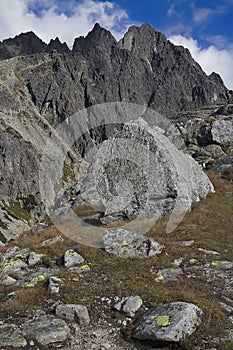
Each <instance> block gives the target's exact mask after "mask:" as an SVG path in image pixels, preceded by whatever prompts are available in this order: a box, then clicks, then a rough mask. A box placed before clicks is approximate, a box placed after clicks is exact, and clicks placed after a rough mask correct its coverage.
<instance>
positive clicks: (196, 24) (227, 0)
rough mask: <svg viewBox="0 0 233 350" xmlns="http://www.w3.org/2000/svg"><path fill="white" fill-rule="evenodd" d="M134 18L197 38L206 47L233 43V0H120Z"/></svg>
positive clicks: (172, 32)
mask: <svg viewBox="0 0 233 350" xmlns="http://www.w3.org/2000/svg"><path fill="white" fill-rule="evenodd" d="M118 4H119V5H121V6H122V7H123V8H124V9H126V10H127V13H128V15H129V17H130V18H131V19H132V20H133V21H139V22H149V23H151V24H152V25H153V26H154V27H155V28H156V29H158V30H160V31H162V32H164V33H165V34H167V36H171V35H177V34H181V35H184V36H186V37H190V36H191V37H194V38H195V39H197V40H198V42H199V43H200V44H201V45H202V47H203V48H205V47H208V46H209V45H210V44H212V43H214V44H216V45H217V46H218V47H220V48H222V47H223V46H225V45H226V44H232V43H233V24H232V20H233V0H212V1H210V0H193V1H192V0H191V1H187V0H177V1H173V0H146V1H133V0H129V1H126V0H118Z"/></svg>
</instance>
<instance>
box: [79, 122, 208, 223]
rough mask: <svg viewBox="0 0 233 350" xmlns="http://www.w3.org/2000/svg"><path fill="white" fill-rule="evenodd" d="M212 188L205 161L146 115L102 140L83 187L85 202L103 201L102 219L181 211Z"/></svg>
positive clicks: (138, 216) (178, 212) (103, 220)
mask: <svg viewBox="0 0 233 350" xmlns="http://www.w3.org/2000/svg"><path fill="white" fill-rule="evenodd" d="M213 190H214V189H213V186H212V184H211V182H210V180H209V178H208V177H207V176H206V175H205V174H204V172H203V171H202V169H201V167H200V166H199V165H198V164H197V163H196V162H195V161H194V160H193V159H192V158H191V157H190V156H188V155H187V154H185V153H183V152H182V151H180V150H178V148H177V147H176V146H175V145H174V144H173V143H172V142H170V140H169V138H168V137H166V136H165V135H164V133H163V130H162V129H160V128H158V127H155V128H153V127H150V126H149V125H148V124H147V122H146V121H145V120H143V119H138V120H136V121H132V122H129V123H126V124H125V125H124V127H123V129H122V131H121V132H120V133H119V134H118V135H117V137H116V138H114V139H111V140H109V141H104V142H103V143H102V144H101V146H100V148H99V149H98V153H97V154H96V155H95V158H94V159H93V161H92V163H91V166H90V167H89V169H88V175H87V177H86V178H85V179H84V181H83V182H82V183H81V187H80V191H81V196H82V198H83V199H84V201H85V202H87V203H88V202H89V203H91V201H92V200H93V199H95V200H96V201H99V202H101V203H102V205H103V207H104V208H105V209H104V212H103V217H102V219H101V221H102V222H103V223H108V222H112V221H116V220H119V219H128V220H132V219H135V218H159V217H160V216H162V215H163V214H166V213H169V212H171V211H173V212H174V213H176V214H178V215H180V214H182V213H185V212H187V211H188V210H189V209H190V208H191V204H192V201H198V200H199V198H200V197H204V196H205V195H206V194H207V193H208V192H211V191H213Z"/></svg>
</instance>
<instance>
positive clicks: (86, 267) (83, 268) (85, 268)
mask: <svg viewBox="0 0 233 350" xmlns="http://www.w3.org/2000/svg"><path fill="white" fill-rule="evenodd" d="M80 269H82V270H83V271H89V270H90V269H91V268H90V266H88V265H82V266H80Z"/></svg>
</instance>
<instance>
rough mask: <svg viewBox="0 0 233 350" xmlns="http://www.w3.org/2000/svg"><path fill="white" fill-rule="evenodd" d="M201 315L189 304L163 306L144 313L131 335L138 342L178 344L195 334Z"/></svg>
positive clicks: (200, 312)
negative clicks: (138, 340)
mask: <svg viewBox="0 0 233 350" xmlns="http://www.w3.org/2000/svg"><path fill="white" fill-rule="evenodd" d="M202 315H203V312H202V310H201V309H199V308H198V307H197V306H196V305H194V304H191V303H185V302H173V303H168V304H164V305H161V306H158V307H155V308H152V309H150V310H148V311H146V312H145V313H144V314H143V315H142V316H141V317H140V318H139V319H138V320H137V321H136V325H135V328H134V330H133V333H132V335H133V337H134V338H136V339H140V340H151V341H155V342H157V341H166V342H179V341H180V340H181V339H184V338H185V337H187V336H189V335H191V334H192V333H193V332H195V330H196V329H197V327H198V326H199V325H200V323H201V320H202Z"/></svg>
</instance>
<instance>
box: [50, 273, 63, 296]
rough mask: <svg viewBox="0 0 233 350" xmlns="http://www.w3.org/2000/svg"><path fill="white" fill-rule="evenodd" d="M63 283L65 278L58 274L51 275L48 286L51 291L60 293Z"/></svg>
mask: <svg viewBox="0 0 233 350" xmlns="http://www.w3.org/2000/svg"><path fill="white" fill-rule="evenodd" d="M62 285H63V280H62V279H61V278H59V277H57V276H51V277H50V278H49V285H48V288H49V290H50V291H51V293H59V290H60V287H61V286H62Z"/></svg>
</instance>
